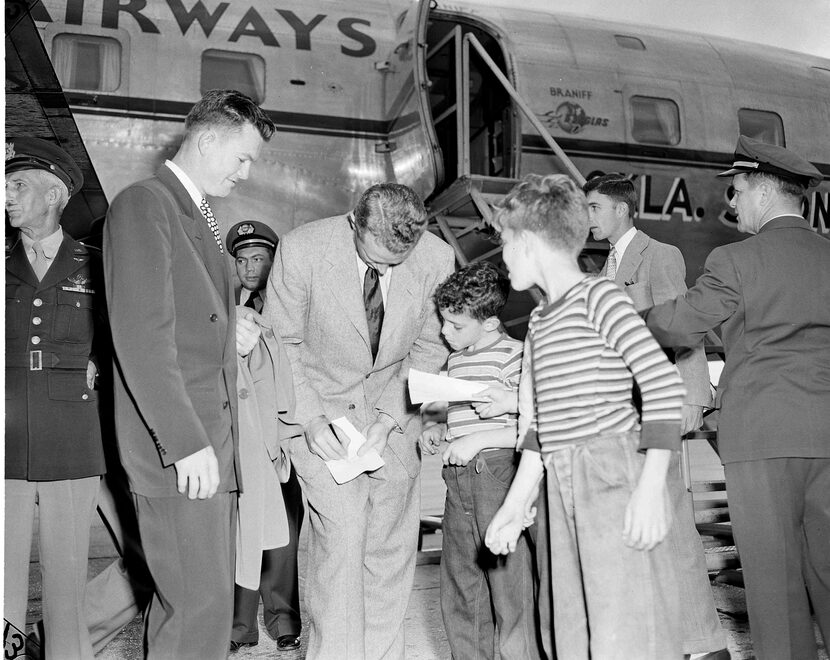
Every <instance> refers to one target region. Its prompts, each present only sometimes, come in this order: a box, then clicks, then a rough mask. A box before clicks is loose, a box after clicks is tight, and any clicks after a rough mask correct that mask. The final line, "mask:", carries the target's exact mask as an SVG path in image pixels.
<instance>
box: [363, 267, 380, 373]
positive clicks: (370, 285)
mask: <svg viewBox="0 0 830 660" xmlns="http://www.w3.org/2000/svg"><path fill="white" fill-rule="evenodd" d="M363 306H364V307H365V308H366V322H367V323H368V325H369V344H370V346H371V348H372V360H374V359H375V358H376V357H377V355H378V346H379V345H380V329H381V326H382V325H383V295H382V294H381V291H380V277H379V276H378V271H377V270H375V269H374V268H372V267H371V266H368V267H367V268H366V274H365V275H364V276H363Z"/></svg>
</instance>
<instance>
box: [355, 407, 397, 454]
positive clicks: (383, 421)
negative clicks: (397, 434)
mask: <svg viewBox="0 0 830 660" xmlns="http://www.w3.org/2000/svg"><path fill="white" fill-rule="evenodd" d="M395 426H396V424H395V420H394V419H392V418H391V417H390V416H389V415H387V414H385V413H380V414H379V415H378V417H377V419H376V420H375V421H374V422H372V423H371V424H369V425H368V426H367V427H366V428H365V429H363V435H365V436H366V442H364V443H363V445H362V446H361V447H360V449H358V450H357V455H358V456H363V454H365V453H366V452H367V451H369V450H370V449H374V450H375V451H376V452H377V453H378V454H379V455H381V456H383V450H384V449H386V443H387V442H389V436H390V435H391V434H392V431H393V430H394V429H395Z"/></svg>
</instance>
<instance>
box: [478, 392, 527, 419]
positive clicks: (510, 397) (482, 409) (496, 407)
mask: <svg viewBox="0 0 830 660" xmlns="http://www.w3.org/2000/svg"><path fill="white" fill-rule="evenodd" d="M477 395H478V396H483V397H485V398H486V399H488V400H487V401H478V402H475V403H473V408H475V411H476V414H477V415H478V416H479V417H481V418H482V419H487V418H489V417H498V416H499V415H504V414H506V413H516V412H518V410H519V392H518V391H517V390H512V389H510V388H508V387H504V386H503V385H493V386H491V387H488V388H487V389H486V390H482V391H481V392H478V394H477Z"/></svg>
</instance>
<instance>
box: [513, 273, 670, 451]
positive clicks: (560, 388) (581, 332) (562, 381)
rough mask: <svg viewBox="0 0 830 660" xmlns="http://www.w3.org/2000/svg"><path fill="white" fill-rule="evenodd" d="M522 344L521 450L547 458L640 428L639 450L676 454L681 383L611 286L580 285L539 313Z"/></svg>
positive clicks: (589, 281)
mask: <svg viewBox="0 0 830 660" xmlns="http://www.w3.org/2000/svg"><path fill="white" fill-rule="evenodd" d="M528 337H529V345H530V347H531V355H530V364H531V368H532V370H533V379H532V383H533V389H534V394H535V397H534V398H535V407H534V417H535V418H534V419H533V420H532V421H531V425H530V431H529V432H528V434H527V436H526V438H525V440H524V441H523V445H522V446H523V447H527V448H532V449H536V450H539V449H541V451H542V452H543V453H547V452H550V451H553V450H554V449H555V448H556V446H557V445H563V444H570V443H573V442H580V441H584V440H589V439H590V438H592V437H595V436H598V435H600V434H608V433H622V432H626V431H630V430H632V429H633V428H635V427H636V425H637V423H638V421H641V422H642V436H641V440H640V447H641V448H642V449H648V448H650V447H656V448H665V449H677V448H678V446H679V442H680V422H681V413H682V404H683V397H684V396H685V388H684V386H683V381H682V379H681V378H680V375H679V374H678V373H677V369H676V368H675V367H674V365H673V364H671V362H669V361H668V359H667V358H666V356H665V354H664V353H663V351H662V350H661V348H660V347H659V346H658V344H657V342H656V341H655V340H654V338H653V337H652V336H651V333H649V331H648V330H647V329H646V327H645V324H644V323H643V321H642V319H641V318H640V316H639V315H638V314H637V313H636V312H635V311H634V307H633V305H632V303H631V301H630V300H629V298H628V296H626V295H625V294H624V293H623V292H622V291H620V290H619V289H618V288H617V286H616V285H615V284H614V283H613V282H611V281H610V280H607V279H605V278H593V277H591V278H586V279H584V280H582V281H580V282H579V283H578V284H576V285H575V286H574V287H573V288H571V289H570V290H569V291H568V292H567V293H566V294H565V295H564V296H562V298H560V299H559V300H557V301H556V302H554V303H551V304H547V305H545V304H541V305H539V306H538V307H537V308H536V309H535V310H533V313H532V314H531V319H530V325H529V327H528ZM632 375H633V377H634V379H635V380H636V381H637V384H638V385H639V387H640V392H641V394H642V419H641V420H638V415H637V410H636V409H635V407H634V405H633V404H632V401H631V388H632ZM534 429H535V431H536V433H534ZM537 434H538V435H537ZM534 436H536V437H534Z"/></svg>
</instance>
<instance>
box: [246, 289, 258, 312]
mask: <svg viewBox="0 0 830 660" xmlns="http://www.w3.org/2000/svg"><path fill="white" fill-rule="evenodd" d="M260 300H262V298H261V297H260V295H259V291H254V292H253V293H252V294H251V295H250V296H248V300H246V301H245V305H244V307H250V308H251V309H253V310H254V311H256V312H258V311H259V310H258V309H257V308H256V304H257V303H258V302H259V301H260Z"/></svg>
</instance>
